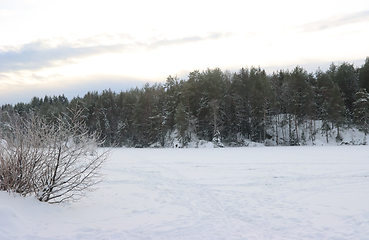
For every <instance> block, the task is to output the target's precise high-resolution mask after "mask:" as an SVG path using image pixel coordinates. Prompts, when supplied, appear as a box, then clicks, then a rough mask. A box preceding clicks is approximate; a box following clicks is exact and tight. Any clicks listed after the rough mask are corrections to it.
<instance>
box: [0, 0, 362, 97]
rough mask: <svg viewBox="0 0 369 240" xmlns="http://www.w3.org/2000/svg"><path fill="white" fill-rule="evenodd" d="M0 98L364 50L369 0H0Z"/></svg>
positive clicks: (358, 55)
mask: <svg viewBox="0 0 369 240" xmlns="http://www.w3.org/2000/svg"><path fill="white" fill-rule="evenodd" d="M0 33H1V37H0V104H5V103H16V102H20V101H25V102H28V101H29V100H30V99H31V98H32V97H33V96H39V97H42V96H44V95H54V94H63V93H64V94H66V95H67V96H69V97H74V96H76V95H83V94H84V93H86V92H87V91H101V90H103V89H108V88H111V89H112V90H114V91H120V90H127V89H128V88H129V87H134V86H138V87H141V86H142V84H143V83H145V82H152V83H153V82H164V81H165V79H166V78H167V77H168V76H169V75H177V76H179V77H181V78H185V77H186V75H187V74H188V73H189V72H191V71H193V70H204V69H206V68H215V67H219V68H221V69H222V70H231V71H237V70H238V69H240V68H242V67H247V66H248V67H250V66H260V67H261V68H264V69H267V70H268V71H270V72H272V71H273V70H277V69H281V68H286V67H293V66H296V65H300V66H302V67H305V68H307V70H308V71H315V70H317V69H318V67H321V68H323V69H324V67H327V66H328V65H329V63H331V62H340V61H347V62H352V63H356V64H359V66H360V64H362V63H363V62H364V60H365V58H366V57H367V56H368V55H369V44H367V41H368V39H369V1H363V0H352V1H332V0H328V1H322V0H321V1H316V0H313V1H309V2H299V3H297V2H296V1H289V0H288V1H287V0H281V1H272V0H262V1H236V0H229V1H226V2H222V3H221V2H219V3H217V2H213V1H201V0H196V1H194V0H187V1H165V0H159V1H148V0H141V1H140V0H138V1H112V0H104V1H87V0H78V1H77V0H73V1H71V0H63V1H59V0H56V1H47V0H25V1H22V0H15V1H5V0H0Z"/></svg>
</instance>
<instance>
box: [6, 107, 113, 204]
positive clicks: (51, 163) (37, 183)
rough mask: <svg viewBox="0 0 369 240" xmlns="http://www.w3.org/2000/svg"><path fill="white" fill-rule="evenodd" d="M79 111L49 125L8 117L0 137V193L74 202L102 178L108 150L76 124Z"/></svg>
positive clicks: (52, 201) (33, 117) (81, 123)
mask: <svg viewBox="0 0 369 240" xmlns="http://www.w3.org/2000/svg"><path fill="white" fill-rule="evenodd" d="M81 114H82V110H75V111H71V114H70V115H69V116H68V115H64V116H60V117H59V118H57V119H56V121H54V123H51V124H47V123H46V122H45V120H43V119H40V118H37V117H35V116H30V117H29V118H28V119H21V118H19V117H15V118H12V121H11V122H10V124H9V125H8V126H7V127H6V128H3V129H2V131H1V132H0V138H1V139H2V142H1V144H0V190H6V191H12V192H16V193H20V194H21V195H23V196H25V195H30V194H35V196H36V197H37V198H38V199H39V200H40V201H42V202H49V203H60V202H65V201H73V200H77V199H79V198H80V197H83V196H84V195H85V194H86V191H90V190H93V186H95V185H96V184H97V183H99V182H100V181H101V180H102V179H103V175H102V174H101V173H100V169H101V167H102V166H103V164H104V163H105V162H106V160H107V158H108V156H109V153H110V150H109V149H98V147H99V146H102V144H103V141H101V140H99V139H100V136H99V134H98V133H97V132H93V133H90V132H89V131H88V130H87V128H86V125H85V124H84V122H83V121H82V120H81Z"/></svg>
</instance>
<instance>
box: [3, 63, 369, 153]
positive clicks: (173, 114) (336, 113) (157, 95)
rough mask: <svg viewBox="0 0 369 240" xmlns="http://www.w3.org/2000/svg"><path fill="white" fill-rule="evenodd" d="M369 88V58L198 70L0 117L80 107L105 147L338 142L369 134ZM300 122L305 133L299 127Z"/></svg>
mask: <svg viewBox="0 0 369 240" xmlns="http://www.w3.org/2000/svg"><path fill="white" fill-rule="evenodd" d="M368 91H369V57H368V58H366V60H365V63H364V64H363V65H362V66H361V67H355V66H354V65H353V64H350V63H347V62H343V63H340V64H333V63H332V64H331V65H330V67H329V69H328V70H326V71H322V70H320V69H318V70H316V72H314V73H309V72H307V71H306V70H305V69H304V68H302V67H299V66H297V67H295V68H294V69H292V70H279V71H276V72H273V73H272V74H267V73H266V71H265V70H263V69H261V68H260V67H259V68H256V67H251V68H242V69H240V70H239V71H238V72H229V71H225V72H224V71H222V70H221V69H219V68H215V69H207V70H205V71H202V72H200V71H193V72H190V73H189V74H188V79H186V80H183V79H178V78H177V77H172V76H169V77H168V78H167V80H166V82H165V83H164V84H154V85H149V84H146V85H145V86H143V87H142V88H138V87H136V88H134V89H130V90H127V91H121V92H119V93H117V92H114V91H111V90H110V89H107V90H104V91H103V92H101V93H99V92H88V93H86V94H85V95H84V96H83V97H75V98H73V99H71V100H68V99H67V98H66V97H65V96H64V95H61V96H52V97H51V96H45V97H44V98H38V97H34V98H33V99H32V100H31V101H30V102H29V103H17V104H15V105H9V104H7V105H3V106H2V107H1V114H0V117H1V122H2V127H6V122H7V121H8V120H9V116H10V115H12V114H16V115H19V116H21V117H27V116H29V115H30V114H34V115H37V116H39V117H42V118H45V119H47V121H54V120H55V118H56V117H58V116H61V115H63V114H68V109H75V108H82V109H83V111H84V112H83V115H82V117H83V120H84V121H85V123H86V124H87V126H88V129H89V130H91V131H95V130H98V131H100V132H101V133H102V137H103V138H104V139H106V145H107V146H110V145H112V144H115V145H117V146H129V147H134V146H136V147H137V146H139V147H141V146H142V147H148V146H150V145H153V144H155V145H156V146H165V145H166V139H167V138H168V137H169V136H175V138H176V139H177V140H178V141H179V142H180V144H181V145H182V146H186V144H187V143H188V142H189V141H190V139H191V138H192V137H193V135H196V137H197V138H198V139H202V140H205V141H221V142H223V143H225V144H231V143H232V144H233V145H237V144H241V143H240V139H241V138H247V139H251V140H252V141H255V142H265V141H267V140H271V141H274V142H275V143H276V144H278V145H300V144H301V142H302V141H306V140H309V139H313V138H314V136H315V135H316V134H323V135H324V134H326V135H327V136H328V134H329V133H330V132H331V131H332V129H335V130H336V131H335V133H336V136H335V138H336V139H337V141H339V139H340V129H344V128H351V127H356V128H358V129H359V130H360V131H363V132H364V133H365V134H367V133H368V131H369V94H368ZM316 121H320V122H321V123H322V125H321V127H319V128H317V127H316V124H315V123H316ZM301 126H303V127H304V129H307V130H308V132H307V134H305V133H304V132H303V133H302V134H301V132H299V131H298V128H299V127H301ZM327 139H328V138H327Z"/></svg>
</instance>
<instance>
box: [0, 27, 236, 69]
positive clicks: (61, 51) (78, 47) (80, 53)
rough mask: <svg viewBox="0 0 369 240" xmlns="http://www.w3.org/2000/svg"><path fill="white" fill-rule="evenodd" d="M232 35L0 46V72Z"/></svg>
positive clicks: (92, 39) (104, 38)
mask: <svg viewBox="0 0 369 240" xmlns="http://www.w3.org/2000/svg"><path fill="white" fill-rule="evenodd" d="M229 36H230V34H229V33H209V34H207V35H205V36H188V37H183V38H176V39H166V38H156V37H154V38H151V39H149V40H147V41H144V42H142V41H134V40H133V38H132V37H130V36H128V35H123V36H120V35H118V36H109V35H97V36H93V37H90V38H86V39H79V40H77V41H74V42H71V41H67V40H65V39H62V38H59V39H43V40H37V41H34V42H30V43H27V44H24V45H21V46H3V47H0V72H10V71H19V70H36V69H42V68H48V67H55V66H61V65H65V64H70V63H75V62H76V61H78V60H81V59H83V58H86V57H92V56H96V55H101V54H108V53H122V52H131V51H142V50H154V49H157V48H161V47H170V46H172V45H183V44H190V43H196V42H201V41H207V40H217V39H219V38H223V37H229ZM122 41H124V42H123V43H122Z"/></svg>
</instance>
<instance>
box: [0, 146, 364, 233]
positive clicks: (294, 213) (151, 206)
mask: <svg viewBox="0 0 369 240" xmlns="http://www.w3.org/2000/svg"><path fill="white" fill-rule="evenodd" d="M104 172H105V173H106V175H107V176H106V178H107V179H106V181H105V182H103V183H101V184H100V185H99V190H97V191H95V192H92V193H91V194H90V195H89V197H88V198H83V199H81V200H80V201H79V202H74V203H66V204H61V205H49V204H45V203H40V202H38V201H37V200H36V199H35V198H32V197H29V198H21V197H14V196H13V195H9V194H8V193H6V192H0V239H355V240H358V239H369V146H340V147H338V146H335V147H334V146H326V147H317V146H315V147H258V148H251V147H248V148H224V149H220V148H217V149H214V148H203V149H124V148H123V149H115V150H114V151H113V155H112V157H111V159H110V161H109V162H108V163H107V164H106V166H105V168H104Z"/></svg>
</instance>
